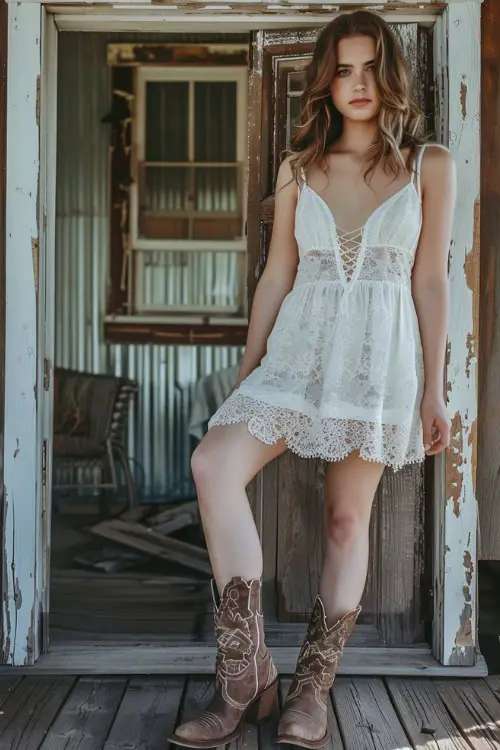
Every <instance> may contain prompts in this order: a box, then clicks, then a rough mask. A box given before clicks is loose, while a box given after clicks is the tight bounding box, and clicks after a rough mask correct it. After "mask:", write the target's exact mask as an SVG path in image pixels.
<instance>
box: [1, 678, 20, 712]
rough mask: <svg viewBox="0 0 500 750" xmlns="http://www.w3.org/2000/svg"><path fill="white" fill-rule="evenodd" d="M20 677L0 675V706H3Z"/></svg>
mask: <svg viewBox="0 0 500 750" xmlns="http://www.w3.org/2000/svg"><path fill="white" fill-rule="evenodd" d="M22 679H23V678H22V677H17V676H16V677H15V676H14V675H11V676H9V675H6V676H4V677H0V706H3V704H4V703H5V701H6V700H7V698H8V697H9V696H10V695H11V694H12V693H13V692H14V690H15V688H16V687H17V686H18V685H19V683H20V682H21V680H22Z"/></svg>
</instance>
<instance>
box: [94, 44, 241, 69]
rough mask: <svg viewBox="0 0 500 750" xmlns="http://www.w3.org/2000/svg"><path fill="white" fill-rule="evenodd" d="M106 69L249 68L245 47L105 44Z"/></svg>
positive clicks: (239, 45)
mask: <svg viewBox="0 0 500 750" xmlns="http://www.w3.org/2000/svg"><path fill="white" fill-rule="evenodd" d="M107 59H108V65H115V66H118V65H125V66H130V65H133V66H138V65H162V66H164V65H221V66H225V65H231V66H232V65H244V66H245V67H246V66H247V65H248V45H247V44H243V45H242V44H214V43H213V42H210V43H205V44H204V43H203V42H200V43H199V44H198V43H197V44H186V43H180V42H179V43H175V42H133V43H130V42H128V43H127V42H120V43H115V44H108V50H107Z"/></svg>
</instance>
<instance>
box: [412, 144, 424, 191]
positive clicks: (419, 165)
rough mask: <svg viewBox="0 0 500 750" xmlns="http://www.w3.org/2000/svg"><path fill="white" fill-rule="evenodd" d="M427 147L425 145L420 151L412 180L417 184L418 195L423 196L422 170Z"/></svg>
mask: <svg viewBox="0 0 500 750" xmlns="http://www.w3.org/2000/svg"><path fill="white" fill-rule="evenodd" d="M426 146H427V144H426V143H423V144H422V145H421V146H420V147H419V149H418V154H417V158H416V159H415V165H414V167H413V176H412V178H411V181H412V182H414V183H415V187H416V189H417V193H418V194H419V195H420V196H422V192H421V189H420V170H421V168H422V157H423V155H424V151H425V147H426Z"/></svg>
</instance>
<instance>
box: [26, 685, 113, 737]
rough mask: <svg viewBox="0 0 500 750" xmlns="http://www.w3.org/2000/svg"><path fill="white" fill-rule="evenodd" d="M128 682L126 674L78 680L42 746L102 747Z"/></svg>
mask: <svg viewBox="0 0 500 750" xmlns="http://www.w3.org/2000/svg"><path fill="white" fill-rule="evenodd" d="M126 685H127V680H126V679H123V678H122V679H103V680H100V679H92V678H90V679H87V678H82V679H80V680H78V682H77V684H76V685H75V687H74V689H73V690H72V692H71V693H70V695H69V697H68V699H67V701H66V703H65V704H64V706H63V707H62V708H61V711H60V713H59V714H58V716H57V717H56V720H55V721H54V723H53V724H52V726H51V727H50V729H49V731H48V733H47V736H46V737H45V740H44V741H43V743H42V745H41V747H40V750H82V749H83V748H85V750H101V749H102V747H103V745H104V742H105V740H106V737H107V736H108V732H109V729H110V727H111V724H112V723H113V719H114V717H115V714H116V712H117V710H118V706H119V705H120V702H121V699H122V696H123V693H124V691H125V688H126Z"/></svg>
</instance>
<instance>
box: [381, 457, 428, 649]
mask: <svg viewBox="0 0 500 750" xmlns="http://www.w3.org/2000/svg"><path fill="white" fill-rule="evenodd" d="M424 500H425V498H424V482H423V467H422V466H405V467H404V468H403V469H402V470H401V471H398V472H396V473H395V472H391V471H388V472H385V473H384V476H383V479H382V483H381V486H380V489H379V492H378V502H377V509H378V519H377V528H378V539H377V548H376V557H377V558H378V563H377V570H378V577H379V581H378V598H377V601H376V606H377V624H378V629H379V632H380V640H381V643H384V644H391V645H395V644H409V643H414V642H415V641H416V640H423V627H422V623H421V622H420V598H421V578H422V573H423V565H424ZM396 561H397V562H396ZM394 565H397V567H398V571H399V572H398V575H397V576H396V575H394Z"/></svg>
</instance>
